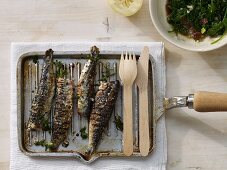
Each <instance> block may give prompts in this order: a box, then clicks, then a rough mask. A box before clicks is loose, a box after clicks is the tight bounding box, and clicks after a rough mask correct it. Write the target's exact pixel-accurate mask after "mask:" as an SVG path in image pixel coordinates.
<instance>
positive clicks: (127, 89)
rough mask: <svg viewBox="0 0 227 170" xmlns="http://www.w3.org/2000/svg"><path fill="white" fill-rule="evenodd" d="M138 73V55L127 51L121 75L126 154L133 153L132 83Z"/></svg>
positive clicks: (122, 59)
mask: <svg viewBox="0 0 227 170" xmlns="http://www.w3.org/2000/svg"><path fill="white" fill-rule="evenodd" d="M136 75H137V66H136V56H135V54H133V55H131V54H128V53H127V52H126V54H125V55H124V54H123V53H122V54H121V60H120V66H119V76H120V78H121V81H122V83H123V91H124V94H123V99H124V100H123V107H124V110H123V112H124V113H123V152H124V154H125V155H126V156H130V155H132V153H133V113H132V85H133V82H134V80H135V79H136Z"/></svg>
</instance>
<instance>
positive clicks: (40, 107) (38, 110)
mask: <svg viewBox="0 0 227 170" xmlns="http://www.w3.org/2000/svg"><path fill="white" fill-rule="evenodd" d="M53 52H54V51H53V50H52V49H49V50H47V51H46V53H45V57H44V65H43V68H42V73H41V78H40V82H39V85H38V89H37V92H36V94H35V97H34V98H33V100H32V106H31V115H30V117H29V120H28V126H27V131H28V132H30V131H32V130H39V129H42V130H47V129H46V126H47V124H48V123H47V120H48V117H49V113H50V110H51V105H52V100H53V97H54V93H55V75H54V70H53Z"/></svg>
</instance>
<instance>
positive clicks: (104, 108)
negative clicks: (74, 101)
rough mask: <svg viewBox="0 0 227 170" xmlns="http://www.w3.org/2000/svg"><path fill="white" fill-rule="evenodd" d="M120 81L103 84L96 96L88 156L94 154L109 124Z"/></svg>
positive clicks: (90, 124) (91, 118) (91, 117)
mask: <svg viewBox="0 0 227 170" xmlns="http://www.w3.org/2000/svg"><path fill="white" fill-rule="evenodd" d="M119 87H120V83H119V81H118V80H116V81H113V82H101V85H100V86H99V90H98V92H97V94H96V96H95V103H94V106H93V109H92V112H91V115H90V123H89V145H88V150H87V153H88V154H92V153H93V152H94V151H95V149H96V147H97V145H98V143H99V141H100V138H101V137H102V133H103V131H104V129H105V127H106V126H107V124H108V121H109V119H110V117H111V114H112V112H113V109H114V105H115V102H116V100H117V95H118V91H119Z"/></svg>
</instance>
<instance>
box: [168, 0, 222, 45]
mask: <svg viewBox="0 0 227 170" xmlns="http://www.w3.org/2000/svg"><path fill="white" fill-rule="evenodd" d="M166 12H167V21H168V23H169V24H171V25H172V27H173V30H172V31H171V32H175V33H176V34H178V33H180V34H183V35H185V36H187V37H189V38H193V39H194V40H196V41H202V40H203V39H204V38H205V37H207V36H210V37H219V38H218V40H217V41H219V40H220V39H222V38H223V37H224V36H225V35H226V34H227V0H168V1H167V4H166ZM217 41H215V42H217ZM215 42H214V43H215Z"/></svg>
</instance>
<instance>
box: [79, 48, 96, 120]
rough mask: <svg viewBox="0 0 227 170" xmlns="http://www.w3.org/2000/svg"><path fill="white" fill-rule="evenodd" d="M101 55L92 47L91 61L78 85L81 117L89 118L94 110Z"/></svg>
mask: <svg viewBox="0 0 227 170" xmlns="http://www.w3.org/2000/svg"><path fill="white" fill-rule="evenodd" d="M99 53H100V52H99V49H98V48H97V47H96V46H93V47H91V54H90V56H89V58H90V59H89V60H88V61H87V62H86V64H85V65H84V68H83V70H82V72H81V75H80V79H79V81H78V84H77V98H78V113H79V114H80V115H84V116H88V115H89V114H90V112H91V109H92V104H93V101H94V97H95V87H94V83H95V76H96V65H97V63H98V59H99Z"/></svg>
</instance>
